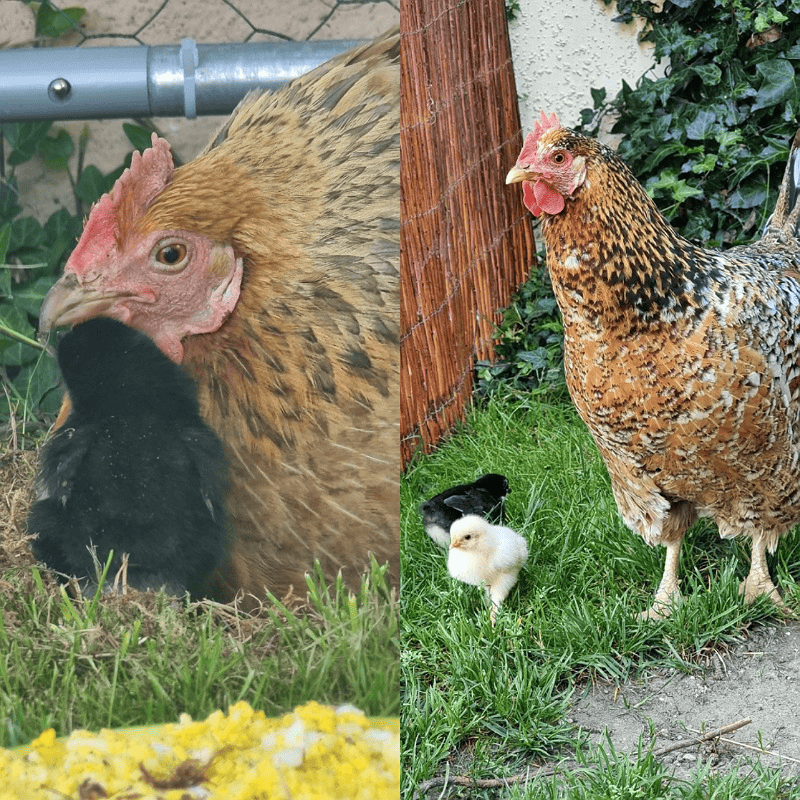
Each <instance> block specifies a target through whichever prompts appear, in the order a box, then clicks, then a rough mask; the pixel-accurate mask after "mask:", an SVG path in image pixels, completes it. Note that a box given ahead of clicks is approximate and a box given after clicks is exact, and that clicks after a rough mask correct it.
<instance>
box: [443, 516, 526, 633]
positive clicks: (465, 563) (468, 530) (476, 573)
mask: <svg viewBox="0 0 800 800" xmlns="http://www.w3.org/2000/svg"><path fill="white" fill-rule="evenodd" d="M527 558H528V545H527V543H526V542H525V540H524V539H523V538H522V537H521V536H520V535H519V534H518V533H517V532H516V531H512V530H511V528H505V527H503V526H502V525H492V524H491V523H490V522H487V521H486V520H485V519H483V518H482V517H478V516H476V515H475V514H467V515H466V516H464V517H461V519H457V520H456V521H455V522H453V524H452V525H451V526H450V551H449V553H448V556H447V571H448V572H449V573H450V574H451V575H452V576H453V577H454V578H455V579H456V580H457V581H463V582H464V583H470V584H472V585H473V586H479V585H480V584H481V583H483V584H485V585H486V594H487V596H488V598H489V600H490V601H491V603H492V612H491V620H492V625H494V621H495V616H496V614H497V609H498V607H499V606H500V603H502V602H503V600H504V599H505V598H506V596H507V595H508V593H509V592H510V591H511V587H512V586H513V585H514V584H515V583H516V582H517V576H518V575H519V571H520V570H521V569H522V567H523V565H524V564H525V561H526V560H527Z"/></svg>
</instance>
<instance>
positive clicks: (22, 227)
mask: <svg viewBox="0 0 800 800" xmlns="http://www.w3.org/2000/svg"><path fill="white" fill-rule="evenodd" d="M86 131H87V129H85V130H84V133H83V134H81V136H80V137H79V139H78V143H77V149H78V151H79V158H78V163H79V167H78V170H77V172H76V175H75V177H72V175H70V181H71V183H72V186H73V189H74V194H75V200H76V213H75V214H72V213H70V211H69V210H67V209H66V208H63V207H62V208H59V209H58V210H57V211H56V212H55V213H53V214H52V215H51V216H50V217H49V219H47V221H46V222H45V223H44V224H42V223H40V222H39V220H37V219H35V218H34V217H32V216H28V215H26V214H25V213H24V211H23V206H22V203H21V201H20V198H19V193H18V185H17V180H16V177H15V176H14V169H15V167H17V166H18V165H20V164H24V163H25V162H26V161H30V160H31V159H32V158H34V157H38V158H41V159H42V162H43V163H44V165H45V168H46V169H48V170H53V171H67V172H68V171H69V169H70V157H71V156H72V155H73V153H74V152H75V150H76V144H75V142H73V139H72V137H71V136H70V135H69V133H68V132H67V131H66V130H64V129H57V130H53V129H52V126H51V123H49V122H30V123H6V124H4V125H2V126H0V137H2V139H3V140H4V141H3V142H2V144H3V145H4V148H5V152H6V153H7V155H6V158H5V163H4V164H2V165H0V167H2V168H1V169H0V420H1V419H5V418H8V417H9V416H10V415H11V414H12V413H15V414H17V415H19V416H21V417H23V418H32V417H36V416H39V415H42V414H45V415H50V414H54V413H55V412H56V411H58V406H59V403H60V395H61V393H60V391H59V390H58V386H59V374H58V367H57V365H56V362H55V359H53V358H52V357H51V356H50V355H47V354H46V353H44V352H43V350H42V348H41V346H40V345H39V344H38V343H37V341H36V329H37V318H38V316H39V310H40V309H41V306H42V301H43V300H44V296H45V295H46V294H47V292H48V291H49V289H50V287H51V286H52V285H53V283H54V282H55V281H56V278H57V276H58V274H59V273H60V268H61V266H62V265H63V264H64V262H65V261H66V259H67V257H68V255H69V253H70V252H71V251H72V248H73V247H74V246H75V242H76V241H77V239H78V237H79V236H80V233H81V230H82V227H83V224H82V217H83V209H88V208H89V206H90V205H91V204H92V203H94V202H95V201H96V200H97V199H98V198H99V197H100V196H101V195H103V194H104V193H105V192H107V191H108V190H109V189H110V188H111V187H112V186H113V185H114V181H115V180H116V179H117V178H118V177H119V175H120V174H121V173H122V171H123V169H124V168H125V165H126V164H129V163H130V156H129V157H128V158H126V160H125V164H122V165H120V166H119V167H118V168H117V169H115V170H112V171H111V172H109V173H105V174H104V173H102V172H101V171H100V170H99V169H98V168H97V167H95V166H93V165H89V166H86V167H85V168H83V167H81V166H80V165H82V164H83V158H84V154H85V149H86V145H87V140H88V134H87V132H86ZM125 131H126V133H127V134H128V139H129V140H130V141H131V143H132V144H134V146H136V145H137V144H144V143H145V142H146V143H147V145H149V136H150V131H149V130H146V129H144V128H142V127H140V126H136V125H129V124H126V125H125ZM145 146H146V145H145ZM9 148H10V152H9ZM1 152H2V151H0V153H1ZM6 168H8V172H6V171H5V170H6Z"/></svg>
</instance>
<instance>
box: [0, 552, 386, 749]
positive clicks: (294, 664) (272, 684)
mask: <svg viewBox="0 0 800 800" xmlns="http://www.w3.org/2000/svg"><path fill="white" fill-rule="evenodd" d="M0 589H1V591H0V719H1V720H2V724H1V725H0V746H5V747H14V746H17V745H21V744H25V743H27V742H28V741H30V740H31V739H32V738H34V737H35V736H37V735H38V734H39V733H41V731H43V730H45V729H47V728H50V727H52V728H55V729H56V732H57V734H58V735H64V734H67V733H69V732H70V731H71V730H73V729H76V728H86V729H90V730H97V729H99V728H101V727H126V726H133V725H147V724H155V723H161V722H170V721H175V720H177V718H178V715H179V714H181V713H184V712H185V713H188V714H190V715H191V716H192V717H194V718H195V719H202V718H205V717H206V716H208V715H209V714H210V713H211V712H212V711H214V710H216V709H217V708H222V709H225V710H227V708H228V707H229V706H230V705H231V704H232V703H235V702H237V701H238V700H246V701H247V702H249V703H250V704H251V705H252V706H253V707H255V708H258V709H262V710H263V711H264V712H265V713H266V714H267V715H270V716H274V715H277V714H280V713H283V712H285V711H288V710H291V709H292V708H294V707H295V706H296V705H299V704H301V703H304V702H306V701H309V700H316V701H319V702H321V703H332V704H340V703H352V704H353V705H355V706H357V707H359V708H361V709H363V710H364V711H365V712H366V713H367V714H368V715H370V716H380V717H383V716H395V717H396V716H397V715H398V713H399V701H398V684H399V632H398V617H397V602H396V597H395V594H396V593H395V592H393V591H391V590H390V589H389V588H388V587H387V584H386V581H385V579H384V570H383V569H381V568H379V567H378V566H377V565H374V564H373V569H372V572H371V574H370V575H369V576H365V577H364V579H363V580H362V586H361V589H360V591H358V592H357V593H351V592H348V590H347V588H346V587H345V586H344V585H343V584H342V583H341V581H338V580H337V581H334V582H333V583H332V584H331V585H330V586H328V585H326V584H325V582H324V581H323V580H322V579H321V577H320V576H319V575H315V576H314V577H313V579H311V580H310V581H309V590H310V600H309V605H308V607H306V608H304V610H303V613H300V612H298V611H290V610H289V609H288V608H286V607H284V606H282V605H281V604H280V603H279V602H277V601H276V600H274V599H273V600H272V601H271V602H270V603H268V604H267V606H266V608H267V613H266V615H265V616H263V617H261V618H254V617H248V616H246V615H237V614H235V613H232V612H231V610H230V607H225V606H215V605H214V604H210V603H204V604H189V603H188V602H186V601H179V600H175V599H172V598H169V597H166V596H164V595H159V596H157V597H156V598H155V599H153V596H152V595H139V596H138V597H139V599H135V597H134V599H131V600H127V599H126V598H115V597H109V596H103V597H101V596H100V594H98V595H96V599H95V600H91V601H84V600H80V601H77V600H73V599H70V598H69V597H68V596H67V595H66V593H63V592H62V593H60V594H59V593H58V592H54V591H53V590H52V589H47V588H45V586H44V585H43V582H42V579H41V576H40V574H39V571H38V570H37V569H36V568H34V567H31V568H27V569H24V568H16V569H14V570H9V571H7V572H6V573H5V574H4V575H3V576H2V580H1V581H0ZM142 598H144V599H142Z"/></svg>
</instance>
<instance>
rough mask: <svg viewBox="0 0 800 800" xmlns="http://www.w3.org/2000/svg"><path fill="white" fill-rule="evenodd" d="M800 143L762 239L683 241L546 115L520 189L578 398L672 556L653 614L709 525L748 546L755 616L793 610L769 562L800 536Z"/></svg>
mask: <svg viewBox="0 0 800 800" xmlns="http://www.w3.org/2000/svg"><path fill="white" fill-rule="evenodd" d="M798 145H800V133H799V134H798V136H796V137H795V139H794V142H793V144H792V147H791V151H790V154H789V161H788V165H787V168H786V172H785V175H784V178H783V182H782V184H781V188H780V194H779V197H778V201H777V205H776V208H775V211H774V213H773V215H772V217H771V219H770V221H769V223H768V225H767V227H766V228H765V230H764V233H763V235H762V237H761V239H760V240H759V241H757V242H755V243H753V244H751V245H747V246H741V247H734V248H731V249H730V250H727V251H725V252H718V251H716V250H710V249H706V248H703V247H698V246H696V245H694V244H692V243H691V242H689V241H687V240H686V239H684V238H682V237H681V236H680V235H678V234H677V233H676V232H675V231H674V230H673V228H672V227H671V226H670V225H669V223H668V222H667V220H666V219H665V218H664V217H663V216H662V215H661V213H660V212H659V211H658V209H657V208H656V206H655V204H654V202H653V201H652V200H651V199H650V197H648V195H647V193H646V192H645V190H644V189H643V188H642V186H641V185H640V184H639V183H638V182H637V180H636V179H635V177H634V176H633V173H632V172H631V171H630V169H628V167H627V166H626V165H625V164H624V163H623V162H622V160H621V159H620V158H619V157H618V156H617V155H616V154H615V153H614V152H613V151H612V150H611V149H610V148H608V147H606V146H604V145H602V144H600V143H598V142H596V141H594V140H592V139H590V138H588V137H586V136H582V135H579V134H577V133H575V132H574V131H572V130H569V129H567V128H563V127H562V126H561V124H560V123H559V121H558V119H557V118H556V116H555V114H552V115H551V116H549V117H547V116H545V114H544V113H543V114H542V115H541V120H540V121H539V122H538V123H537V124H536V126H535V127H534V129H533V131H532V133H531V134H530V135H529V136H528V137H527V139H526V141H525V143H524V146H523V149H522V152H521V153H520V156H519V159H518V160H517V163H516V165H515V167H514V168H513V169H512V170H511V171H510V172H509V174H508V176H507V179H506V182H507V183H514V182H518V181H522V186H523V193H524V202H525V205H526V206H527V207H528V209H529V210H530V211H531V212H532V213H533V214H534V215H536V216H539V217H541V220H542V232H543V234H544V238H545V242H546V245H547V266H548V269H549V271H550V276H551V279H552V283H553V288H554V291H555V295H556V299H557V300H558V304H559V307H560V309H561V313H562V317H563V321H564V360H565V370H566V378H567V385H568V387H569V391H570V395H571V397H572V400H573V402H574V403H575V406H576V408H577V410H578V413H579V414H580V416H581V418H582V419H583V420H584V422H585V423H586V424H587V426H588V427H589V430H590V431H591V433H592V436H593V437H594V440H595V442H596V443H597V446H598V448H599V450H600V453H601V455H602V457H603V460H604V461H605V464H606V466H607V468H608V472H609V475H610V477H611V486H612V489H613V492H614V498H615V499H616V502H617V506H618V508H619V511H620V514H621V516H622V519H623V520H624V522H625V524H626V525H627V526H628V527H629V528H631V529H632V530H633V531H636V532H637V533H639V534H641V536H642V537H644V539H645V541H646V542H647V543H648V544H651V545H656V544H663V545H664V546H665V547H666V550H667V556H666V563H665V568H664V575H663V578H662V580H661V584H660V586H659V587H658V590H657V592H656V596H655V601H654V603H653V605H652V607H651V608H650V609H649V611H648V612H646V614H645V616H647V617H650V618H658V617H662V616H665V615H667V614H668V613H669V612H670V610H671V608H672V607H673V604H674V603H675V602H676V601H678V600H679V599H680V589H679V581H678V562H679V555H680V548H681V543H682V541H683V538H684V536H685V534H686V532H687V530H688V528H689V527H690V526H691V525H692V523H693V522H694V521H695V520H696V519H697V518H698V517H711V518H712V519H713V520H714V521H715V522H716V524H717V526H718V528H719V533H720V535H721V536H722V537H726V538H727V537H733V536H739V535H745V536H750V537H751V539H752V558H751V565H750V571H749V574H748V575H747V578H746V580H745V581H744V583H743V584H742V587H741V590H742V592H743V594H744V597H745V599H746V600H747V601H752V600H754V599H755V598H756V597H758V596H760V595H762V594H763V595H767V596H768V597H770V598H771V599H772V600H773V601H774V602H775V603H777V604H778V605H780V604H781V603H782V601H781V598H780V594H779V593H778V590H777V589H776V587H775V585H774V584H773V582H772V579H771V578H770V575H769V571H768V568H767V562H766V552H767V551H770V552H774V550H775V548H776V546H777V543H778V540H779V538H780V537H781V536H782V535H783V534H785V533H786V532H787V531H789V530H790V529H791V528H792V527H793V526H794V525H795V524H796V523H797V522H798V521H800V363H799V362H800V324H798V319H800V271H798V270H799V269H800V242H799V241H798V219H800V205H798V203H797V198H798V187H799V186H800V159H798Z"/></svg>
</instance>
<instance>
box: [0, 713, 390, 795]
mask: <svg viewBox="0 0 800 800" xmlns="http://www.w3.org/2000/svg"><path fill="white" fill-rule="evenodd" d="M399 796H400V722H399V720H371V719H368V718H367V717H366V716H365V715H364V714H363V713H362V712H361V711H358V710H357V709H355V708H353V707H352V706H341V707H339V708H333V707H330V706H323V705H319V704H318V703H308V704H306V705H304V706H300V707H298V708H296V709H295V710H294V712H292V713H291V714H285V715H284V716H282V717H279V718H274V719H273V718H269V717H266V716H265V715H264V713H263V712H261V711H254V710H253V709H252V708H251V707H250V706H249V705H248V704H247V703H243V702H242V703H236V705H234V706H231V708H230V710H229V712H228V714H227V715H225V714H223V713H222V711H215V712H214V713H213V714H212V715H211V716H210V717H209V718H208V719H207V720H205V721H204V722H194V721H192V719H191V717H189V716H188V715H186V714H184V715H182V716H181V718H180V721H179V722H178V723H175V724H169V725H162V726H157V727H151V728H136V729H129V730H123V731H114V730H102V731H100V732H99V733H90V732H89V731H73V733H72V734H70V736H69V737H67V738H64V739H57V738H56V735H55V731H53V730H52V729H50V730H47V731H45V732H44V733H43V734H42V735H41V736H39V737H38V738H37V739H35V740H34V741H33V742H31V743H30V744H29V745H27V746H26V747H24V748H18V749H15V750H4V749H3V748H0V800H20V798H25V800H39V798H41V800H54V798H61V799H62V800H63V798H71V800H90V799H91V800H94V799H95V798H102V797H109V798H117V799H118V800H124V799H125V798H136V799H137V800H205V798H219V800H351V798H352V800H396V799H397V798H398V797H399Z"/></svg>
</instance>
